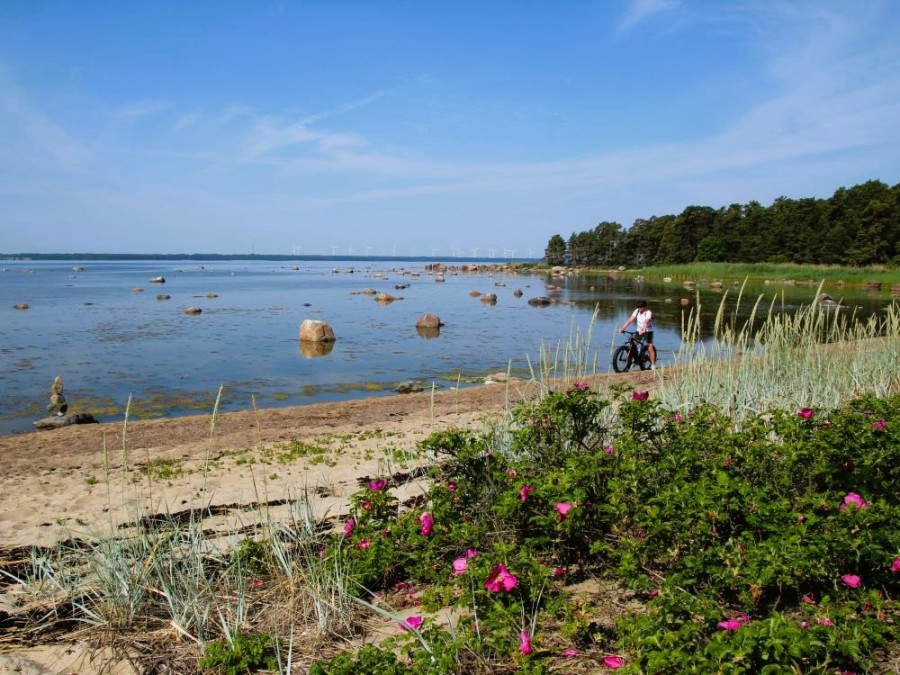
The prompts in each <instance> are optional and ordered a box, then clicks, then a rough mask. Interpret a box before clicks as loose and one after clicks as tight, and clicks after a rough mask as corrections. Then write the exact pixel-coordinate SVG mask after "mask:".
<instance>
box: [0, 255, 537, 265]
mask: <svg viewBox="0 0 900 675" xmlns="http://www.w3.org/2000/svg"><path fill="white" fill-rule="evenodd" d="M0 260H3V261H9V262H17V261H18V262H27V261H41V260H69V261H90V260H191V261H209V262H213V261H227V260H259V261H277V262H303V261H323V260H325V261H335V262H338V261H343V262H467V263H471V262H482V263H491V264H509V263H539V262H541V259H540V258H484V257H471V256H430V255H421V256H412V255H396V256H391V255H264V254H261V253H228V254H224V253H0Z"/></svg>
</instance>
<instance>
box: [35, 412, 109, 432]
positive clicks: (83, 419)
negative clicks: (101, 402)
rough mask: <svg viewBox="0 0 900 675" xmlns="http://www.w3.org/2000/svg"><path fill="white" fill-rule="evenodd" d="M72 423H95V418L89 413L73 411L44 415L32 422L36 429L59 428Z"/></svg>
mask: <svg viewBox="0 0 900 675" xmlns="http://www.w3.org/2000/svg"><path fill="white" fill-rule="evenodd" d="M72 424H97V420H96V419H95V418H94V416H93V415H91V414H90V413H73V414H71V415H53V416H52V417H45V418H44V419H40V420H38V421H37V422H35V423H34V426H35V428H37V429H59V428H60V427H67V426H70V425H72Z"/></svg>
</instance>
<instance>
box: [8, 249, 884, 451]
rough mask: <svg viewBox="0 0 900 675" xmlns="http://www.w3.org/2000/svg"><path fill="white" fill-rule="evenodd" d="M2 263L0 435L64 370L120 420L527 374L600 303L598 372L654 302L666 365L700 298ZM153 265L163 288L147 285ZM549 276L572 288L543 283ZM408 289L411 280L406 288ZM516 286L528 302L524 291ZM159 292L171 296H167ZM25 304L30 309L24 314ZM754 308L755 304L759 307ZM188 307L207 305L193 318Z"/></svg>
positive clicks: (163, 265)
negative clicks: (318, 334)
mask: <svg viewBox="0 0 900 675" xmlns="http://www.w3.org/2000/svg"><path fill="white" fill-rule="evenodd" d="M294 266H296V267H297V268H298V269H294ZM0 268H2V269H4V271H3V272H0V316H2V321H0V359H2V368H0V433H14V432H20V431H26V430H30V429H32V422H33V421H34V420H35V419H37V418H39V417H42V416H43V413H44V406H45V405H46V404H47V402H48V398H49V389H50V385H51V383H52V381H53V378H54V377H55V376H56V375H61V376H62V378H63V381H64V382H65V387H66V388H65V394H66V398H67V400H68V401H69V404H70V412H92V413H93V414H94V415H95V416H97V417H98V419H100V420H102V421H109V420H121V419H123V417H124V411H125V406H126V404H127V401H128V399H129V395H131V396H132V397H133V398H132V409H131V414H132V415H133V416H134V417H152V416H167V415H181V414H189V413H195V412H204V413H205V412H210V411H211V410H212V406H213V402H214V400H215V396H216V393H217V391H218V389H219V386H220V385H223V386H224V390H223V396H222V401H221V405H220V409H222V410H240V409H249V408H250V407H251V406H252V405H253V401H254V400H255V403H256V405H257V406H258V407H275V406H283V405H298V404H303V403H313V402H318V401H328V400H337V399H343V398H358V397H361V396H375V395H382V394H387V393H393V391H394V388H395V387H396V385H397V384H398V383H399V382H402V381H404V380H411V379H412V380H419V381H420V382H422V383H423V384H424V385H425V386H426V388H430V387H431V385H432V383H434V384H435V386H436V387H438V388H445V387H450V386H456V384H457V382H460V383H461V384H463V385H465V384H467V381H469V380H474V379H476V378H482V377H483V376H484V375H486V374H488V373H492V372H497V371H505V370H507V368H508V367H510V366H511V367H512V369H513V371H514V372H517V373H520V374H526V373H527V372H528V359H529V358H530V359H531V362H532V363H536V362H537V361H538V359H539V354H540V349H541V345H542V344H544V345H553V346H555V345H557V344H559V343H560V342H565V341H566V340H568V338H569V336H570V335H571V334H572V333H573V332H575V331H580V332H581V333H582V334H586V333H587V331H588V329H589V326H590V323H591V315H592V312H593V310H594V307H595V306H596V307H598V308H599V312H600V313H599V319H598V321H597V323H596V324H595V325H594V327H593V342H592V346H593V348H594V349H595V350H596V352H597V354H598V363H599V369H601V370H606V369H607V368H608V363H609V355H610V350H611V348H612V347H614V346H616V344H618V343H619V342H620V341H621V339H620V336H619V335H618V334H617V333H616V331H617V328H618V326H620V325H621V323H622V322H623V321H624V320H625V318H626V317H627V316H628V313H629V312H630V311H631V309H632V308H633V304H634V301H635V299H637V298H647V299H648V300H649V301H650V307H651V309H652V310H653V312H654V317H655V327H656V343H657V347H658V349H659V351H660V363H663V364H664V363H665V362H666V361H667V360H668V361H671V358H672V354H673V352H674V351H675V350H677V349H678V346H679V343H680V341H679V331H680V326H681V320H682V312H683V311H684V309H683V307H682V305H681V299H682V298H690V299H691V302H692V303H693V299H694V297H695V295H694V294H693V293H688V292H687V291H684V290H683V289H682V288H681V286H680V285H677V284H656V285H652V284H649V283H643V282H635V281H630V280H613V279H609V278H606V277H603V278H586V277H569V278H566V279H563V280H559V279H552V280H551V279H549V277H547V276H546V275H544V274H541V275H535V276H530V275H512V274H506V273H496V274H494V275H488V274H471V273H460V274H458V275H453V274H451V273H449V272H448V273H447V274H446V276H445V279H446V281H445V282H444V283H436V282H435V280H434V278H433V277H432V276H430V275H429V274H428V272H426V271H425V263H415V262H412V263H411V262H406V261H404V262H403V263H402V267H400V266H392V264H391V263H385V262H378V263H365V262H362V263H361V262H359V261H353V262H347V261H313V262H303V261H299V262H297V263H295V264H289V263H281V262H262V261H252V262H244V261H241V262H211V263H205V264H203V265H198V264H197V262H195V261H192V262H185V263H184V264H179V263H173V262H172V261H146V262H143V261H139V262H133V261H128V262H120V261H108V262H98V261H90V262H83V263H78V262H72V261H53V262H26V261H23V262H5V261H0ZM76 268H83V270H82V269H76ZM334 269H337V270H339V271H338V273H334V272H333V270H334ZM350 270H353V271H352V272H351V271H350ZM412 273H417V274H419V275H420V276H418V277H414V276H412ZM379 275H380V278H379ZM158 276H162V277H164V278H165V279H166V283H164V284H155V283H150V279H151V278H154V277H158ZM548 283H552V284H554V285H557V286H561V287H562V288H561V290H559V291H553V292H548V290H547V284H548ZM398 284H409V287H408V288H405V289H402V290H397V289H395V286H396V285H398ZM500 284H504V285H500ZM136 287H141V288H143V289H144V291H143V292H136V291H135V290H133V289H134V288H136ZM366 288H373V289H375V290H376V291H379V292H388V293H391V294H393V295H397V296H402V298H403V299H402V300H397V301H395V302H393V303H391V304H389V305H380V304H379V303H377V302H375V301H374V299H373V298H372V296H369V295H359V294H356V293H358V292H359V291H362V290H364V289H366ZM516 289H521V290H522V291H523V296H522V297H521V298H516V297H515V296H514V295H513V292H514V291H515V290H516ZM472 290H478V291H481V292H484V293H496V294H497V304H496V305H494V306H489V305H486V304H484V303H482V302H480V301H479V300H478V299H476V298H473V297H471V296H470V295H469V291H472ZM757 292H764V293H766V294H767V297H771V296H773V295H774V294H775V293H778V294H781V293H784V297H783V298H782V296H781V295H779V307H780V306H781V305H782V304H783V305H784V307H785V309H788V310H790V309H791V308H795V307H797V306H799V305H800V304H808V303H809V302H810V301H811V300H812V298H813V296H814V293H815V288H811V287H801V286H797V287H788V288H782V287H778V288H772V287H766V288H760V289H750V292H748V295H750V296H751V297H753V298H754V299H755V297H756V294H757ZM160 293H165V294H169V295H171V299H169V300H158V299H157V295H158V294H160ZM207 294H216V295H217V296H218V297H214V298H213V297H207ZM832 294H834V293H832ZM538 295H552V296H553V297H555V298H556V299H558V300H560V301H561V302H560V303H559V304H555V305H552V306H550V307H544V308H535V307H531V306H529V305H528V304H527V300H528V298H531V297H534V296H538ZM844 297H845V298H846V297H847V296H844ZM720 299H721V294H717V293H712V292H708V291H705V292H704V293H703V295H702V300H701V305H702V307H703V312H704V316H705V319H704V322H705V324H706V325H711V323H712V316H711V315H710V316H706V312H707V311H708V312H710V313H711V314H714V313H715V310H716V308H717V307H718V305H719V301H720ZM889 302H890V296H889V295H887V294H874V295H873V294H869V295H866V294H865V293H864V292H858V293H857V296H856V297H853V298H850V303H851V304H852V305H854V306H858V307H859V308H860V311H861V313H862V314H863V315H868V314H871V313H872V312H878V311H880V310H881V309H882V308H883V307H884V306H885V305H886V304H888V303H889ZM16 303H28V304H29V306H30V308H29V309H27V310H16V309H13V307H12V306H13V305H14V304H16ZM307 303H308V305H309V306H306V304H307ZM744 304H745V305H746V307H745V308H746V309H748V310H749V306H750V305H751V304H752V302H747V301H746V300H745V303H744ZM191 305H196V306H199V307H200V308H201V309H202V310H203V311H202V314H200V315H196V316H189V315H186V314H185V313H184V312H183V310H184V308H185V307H188V306H191ZM688 309H689V308H688ZM426 312H430V313H433V314H437V315H439V316H440V317H441V319H442V320H443V321H444V323H445V324H446V325H445V326H444V327H443V328H442V329H441V331H440V334H439V336H437V337H433V338H428V337H423V336H420V335H419V334H418V333H417V331H416V329H415V322H416V318H417V317H418V316H420V315H421V314H423V313H426ZM308 318H309V319H321V320H324V321H327V322H328V323H329V324H331V325H332V327H333V328H334V331H335V334H336V336H337V338H338V339H337V342H336V343H335V344H334V346H333V349H332V350H331V351H330V353H328V354H326V355H323V356H318V357H313V356H311V355H309V354H304V353H303V351H302V350H301V347H300V343H299V340H298V331H299V325H300V323H301V322H302V321H303V320H304V319H308Z"/></svg>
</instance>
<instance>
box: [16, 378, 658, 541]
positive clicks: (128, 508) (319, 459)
mask: <svg viewBox="0 0 900 675" xmlns="http://www.w3.org/2000/svg"><path fill="white" fill-rule="evenodd" d="M589 379H591V380H592V382H593V383H594V385H595V386H597V387H601V388H602V387H605V386H607V385H608V384H610V383H612V382H615V381H621V380H623V379H630V380H632V381H633V382H634V384H635V386H636V387H639V388H642V389H646V388H649V387H650V386H651V385H652V384H653V383H654V381H655V379H656V374H654V373H650V372H644V373H641V372H636V373H630V374H628V375H615V374H610V375H597V376H594V377H593V378H589ZM537 391H538V387H537V385H536V384H535V383H525V382H516V383H512V384H509V385H506V384H492V385H484V386H477V387H469V388H465V389H460V390H458V391H456V390H450V391H442V392H437V393H435V394H434V395H433V396H432V395H431V393H428V392H426V393H419V394H407V395H395V396H388V397H378V398H369V399H362V400H353V401H344V402H337V403H318V404H312V405H306V406H297V407H291V408H278V409H266V410H258V411H252V410H251V411H244V412H233V413H225V414H222V415H220V416H219V417H218V418H217V420H216V422H215V426H214V428H212V429H211V426H212V425H211V421H212V420H211V416H209V415H200V416H191V417H179V418H173V419H164V420H152V421H135V422H129V423H128V425H127V427H126V426H125V425H124V424H122V423H106V424H93V425H83V426H72V427H65V428H62V429H55V430H48V431H35V432H30V433H26V434H17V435H12V436H3V437H0V462H2V464H0V466H2V475H0V546H2V547H4V548H9V547H15V546H23V545H30V544H40V545H47V544H49V543H52V542H53V541H55V540H59V539H65V538H68V537H69V536H73V535H75V536H83V535H85V534H98V533H101V532H103V531H108V530H109V528H110V527H115V526H117V525H119V524H120V523H122V522H126V521H133V520H135V519H136V518H139V517H144V516H147V515H150V514H152V513H165V512H169V513H171V512H177V511H182V510H185V509H188V508H190V507H191V506H197V505H200V504H202V505H203V506H208V505H213V506H223V507H227V508H222V509H219V511H220V513H219V515H218V519H219V521H218V522H213V523H210V526H215V527H222V528H229V527H235V526H237V527H238V528H240V527H245V526H247V525H248V524H249V523H251V522H252V521H253V519H254V517H253V516H252V514H250V513H249V511H250V510H252V509H251V508H250V507H252V506H254V505H257V504H261V503H279V502H282V501H284V500H286V499H292V498H296V497H297V496H298V494H299V493H302V492H303V490H304V488H305V489H307V490H309V491H316V492H317V497H316V510H317V512H318V514H319V515H324V514H325V513H329V514H332V515H334V514H337V513H340V512H341V510H342V508H344V507H345V504H346V498H347V496H348V495H349V494H350V493H352V492H353V491H355V490H356V489H358V488H357V486H358V484H359V479H360V478H363V477H365V476H375V475H384V474H385V473H391V472H393V471H399V470H402V469H403V468H404V466H403V463H402V461H401V460H398V457H401V458H402V455H403V451H404V450H412V449H414V447H415V444H416V443H417V442H418V441H420V440H422V439H423V438H425V437H426V436H427V435H428V434H430V433H432V432H433V431H436V430H440V429H446V428H448V427H472V426H475V427H478V425H482V424H486V423H487V422H488V421H489V420H490V418H491V417H492V416H496V415H499V414H501V413H502V412H503V411H504V410H508V409H509V408H510V407H511V406H513V405H514V404H515V403H518V402H519V401H521V400H523V399H525V398H528V397H531V396H534V395H535V394H536V392H537ZM292 440H300V441H305V442H309V443H314V444H315V445H316V446H318V449H319V450H320V451H322V454H321V455H318V454H315V452H313V453H312V454H308V455H307V456H305V457H301V456H297V453H294V454H290V453H288V452H287V451H286V448H287V445H286V444H287V443H288V442H290V441H292ZM123 446H124V448H125V449H126V451H127V452H124V453H123ZM123 460H124V462H123ZM208 460H211V461H208ZM123 463H125V464H127V469H128V472H127V473H126V472H123V471H122V468H123ZM148 463H153V464H155V465H157V468H156V470H155V471H154V472H153V473H152V476H148V474H147V471H146V467H147V465H148ZM142 468H143V469H144V471H141V469H142ZM410 489H414V486H410Z"/></svg>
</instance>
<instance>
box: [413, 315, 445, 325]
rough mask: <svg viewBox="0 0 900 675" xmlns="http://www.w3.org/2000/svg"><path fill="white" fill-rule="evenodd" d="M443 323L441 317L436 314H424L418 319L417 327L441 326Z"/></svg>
mask: <svg viewBox="0 0 900 675" xmlns="http://www.w3.org/2000/svg"><path fill="white" fill-rule="evenodd" d="M443 325H444V323H443V321H441V317H439V316H437V315H435V314H423V315H422V316H420V317H419V318H418V319H416V328H440V327H441V326H443Z"/></svg>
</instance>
